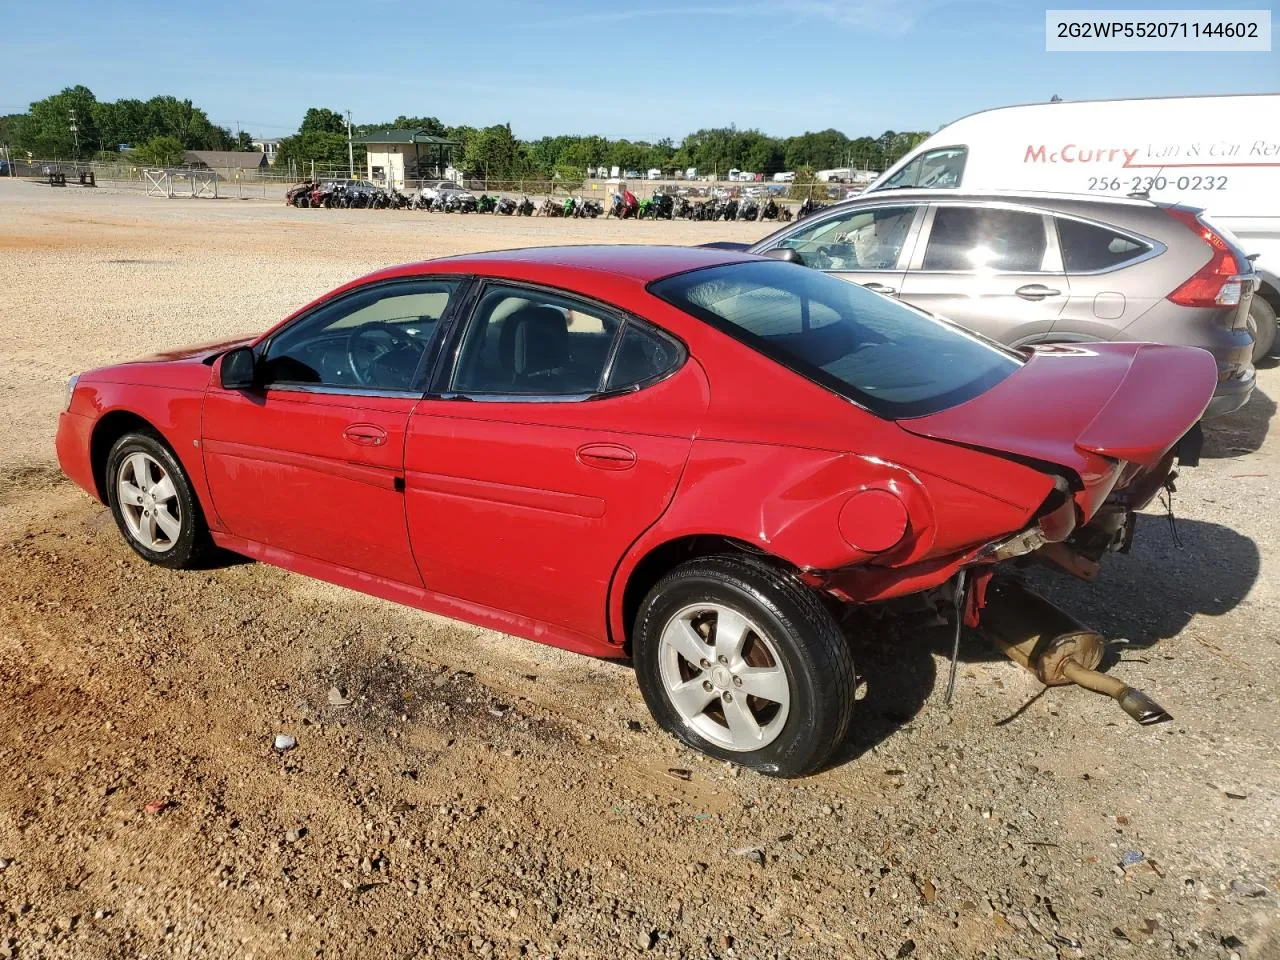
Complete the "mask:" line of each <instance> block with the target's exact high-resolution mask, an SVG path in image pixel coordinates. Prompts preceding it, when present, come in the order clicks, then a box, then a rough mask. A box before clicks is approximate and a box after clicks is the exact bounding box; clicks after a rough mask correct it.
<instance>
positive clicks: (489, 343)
mask: <svg viewBox="0 0 1280 960" xmlns="http://www.w3.org/2000/svg"><path fill="white" fill-rule="evenodd" d="M681 359H682V354H681V351H680V348H679V346H678V345H677V344H676V343H675V342H674V341H672V340H669V339H668V338H667V337H665V336H663V335H661V334H659V333H657V332H656V331H654V330H651V329H648V328H647V327H645V326H644V325H642V324H640V323H638V322H636V321H634V320H627V319H624V318H622V317H619V316H616V315H614V314H613V313H611V312H609V311H607V310H604V309H600V308H597V307H593V306H591V305H588V304H585V303H582V302H581V301H578V300H574V299H571V298H568V297H561V296H559V295H557V294H554V293H549V292H546V291H540V290H530V289H525V288H521V287H509V286H505V285H502V284H493V285H490V286H489V287H488V288H487V290H486V292H485V294H484V296H482V297H481V298H480V302H479V303H478V304H477V305H476V308H475V312H474V314H473V315H472V318H471V321H470V323H469V324H468V325H467V329H466V332H465V333H464V334H463V337H462V343H461V344H460V346H459V349H458V358H457V362H456V364H455V366H454V371H453V375H452V378H451V381H450V383H449V390H450V391H451V392H454V393H462V394H467V395H472V396H476V395H481V396H482V395H492V396H520V397H530V398H537V397H548V398H549V397H585V396H592V395H596V394H599V393H608V392H618V391H623V390H627V389H632V388H635V387H637V386H640V385H643V384H645V383H647V382H651V381H653V380H654V379H656V378H658V377H661V376H663V375H665V374H666V373H669V372H670V371H671V370H672V369H674V368H675V366H676V365H677V364H678V363H679V362H680V360H681Z"/></svg>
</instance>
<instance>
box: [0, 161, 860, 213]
mask: <svg viewBox="0 0 1280 960" xmlns="http://www.w3.org/2000/svg"><path fill="white" fill-rule="evenodd" d="M154 169H155V168H153V167H147V166H145V165H139V164H135V163H130V162H127V161H115V162H113V161H102V160H79V161H72V160H19V159H15V160H13V161H12V162H11V163H10V165H9V169H8V171H7V175H8V176H11V177H21V178H26V179H31V180H45V179H47V178H48V177H49V176H50V175H51V174H53V175H56V174H63V175H65V177H66V180H67V183H68V184H69V185H71V186H78V185H79V184H80V182H81V181H80V175H81V174H85V175H86V176H87V175H88V174H90V173H92V174H93V181H94V183H95V184H97V185H102V186H111V187H115V188H123V189H136V190H138V191H141V192H146V191H147V188H148V187H147V184H148V181H147V176H146V171H147V170H154ZM168 169H169V172H170V173H171V174H172V175H174V176H178V177H181V176H182V175H183V174H189V173H191V172H192V171H193V170H194V169H195V168H192V167H189V166H188V167H171V168H168ZM211 172H212V173H213V174H215V175H216V176H217V195H218V196H219V197H224V198H225V197H229V198H232V199H244V200H275V201H283V200H284V197H285V194H286V192H287V191H288V189H289V188H290V187H292V186H294V185H295V184H298V183H301V182H303V181H315V182H320V183H325V182H350V181H351V179H352V178H351V177H350V174H349V171H348V169H347V168H346V167H323V166H320V165H316V166H315V167H314V168H313V169H307V170H306V171H305V175H304V176H303V177H301V178H299V177H297V176H294V175H292V174H291V173H290V172H289V171H287V170H281V169H276V168H271V167H265V168H262V169H252V168H251V169H215V170H213V171H211ZM355 179H356V180H357V181H360V182H362V183H365V184H369V183H370V181H369V180H367V179H366V178H365V173H364V171H357V172H356V177H355ZM455 182H456V183H457V186H459V187H462V188H464V189H467V190H470V191H471V192H472V193H475V194H486V193H487V194H490V195H493V196H511V197H513V198H519V197H528V198H529V199H530V200H533V201H534V202H535V203H540V202H541V201H543V200H545V199H547V198H552V199H563V198H565V197H570V196H572V197H575V198H579V199H594V200H598V201H600V202H601V203H602V204H604V206H605V207H606V209H607V208H608V206H609V203H610V201H611V199H612V197H613V195H614V194H615V193H621V192H622V191H623V190H630V191H631V192H632V193H633V194H635V195H636V197H637V199H639V200H646V199H651V198H652V197H653V196H654V195H655V194H659V193H662V194H667V195H670V196H681V197H686V198H688V199H689V201H690V202H697V201H700V200H706V199H710V198H713V197H714V198H717V199H721V200H725V199H730V198H738V199H744V198H752V199H756V200H759V201H761V202H763V201H765V200H767V199H768V198H770V197H772V198H773V199H774V200H775V201H776V202H777V203H779V204H781V205H784V206H786V205H790V206H795V205H798V204H800V203H802V202H803V201H805V200H807V199H811V200H812V201H813V202H815V203H834V202H837V201H840V200H844V199H847V198H848V197H850V196H855V195H856V194H857V193H859V192H861V190H862V189H864V187H865V184H863V183H841V182H814V183H796V182H793V181H792V182H774V181H771V180H757V181H731V180H711V179H697V180H684V179H662V180H649V179H645V178H631V179H616V180H615V179H612V178H609V179H597V178H590V179H583V180H564V179H558V180H557V179H552V180H548V179H545V178H529V179H507V180H483V179H477V178H466V179H463V180H461V181H449V180H441V179H422V180H405V181H397V182H396V183H395V184H394V187H395V188H396V189H399V190H400V191H401V192H403V193H406V194H409V195H410V196H412V195H414V194H416V193H417V192H419V191H420V190H422V189H427V188H434V187H437V186H439V185H440V184H441V183H446V184H448V183H455ZM87 185H89V184H86V186H87ZM374 185H375V186H378V187H380V188H383V189H385V188H386V187H387V183H386V181H382V182H375V183H374Z"/></svg>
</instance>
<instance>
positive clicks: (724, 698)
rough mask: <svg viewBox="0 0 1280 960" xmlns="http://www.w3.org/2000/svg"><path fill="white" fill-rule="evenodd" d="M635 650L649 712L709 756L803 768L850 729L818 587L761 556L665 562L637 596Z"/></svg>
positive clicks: (785, 773) (835, 634) (846, 694)
mask: <svg viewBox="0 0 1280 960" xmlns="http://www.w3.org/2000/svg"><path fill="white" fill-rule="evenodd" d="M633 651H634V654H635V667H636V676H637V679H638V681H639V684H640V691H641V693H642V694H643V695H644V699H645V703H646V704H647V705H648V707H649V711H650V712H651V713H652V714H653V717H654V719H655V720H656V721H657V722H658V724H659V725H660V726H661V727H662V728H663V729H664V730H667V731H669V732H670V733H673V734H674V735H675V736H676V737H678V738H679V739H680V740H682V741H684V742H685V743H686V744H688V745H689V746H691V747H693V748H694V749H696V750H699V751H701V752H703V753H705V754H707V755H708V756H711V757H715V758H717V759H719V760H727V761H730V762H733V763H738V764H741V765H742V766H745V767H750V768H751V769H753V770H757V771H759V772H760V773H764V774H768V775H770V776H777V777H800V776H804V775H806V774H808V773H812V772H814V771H815V770H817V769H819V768H821V767H822V766H823V765H824V764H825V763H826V762H827V761H828V760H829V759H830V758H831V755H832V754H833V753H834V752H835V751H836V749H837V748H838V747H839V746H840V745H841V743H843V741H844V738H845V736H846V734H847V733H848V730H849V723H850V720H851V717H852V715H853V703H854V669H853V656H852V654H851V653H850V651H849V646H848V644H847V643H846V642H845V638H844V636H843V634H842V633H841V632H840V628H839V627H838V626H837V625H836V622H835V620H834V619H833V618H832V616H831V614H830V613H829V612H828V611H827V609H826V608H825V607H824V606H823V605H822V603H821V602H820V601H819V599H818V596H817V595H816V594H815V593H814V592H813V591H811V590H809V589H808V588H806V587H805V586H804V585H803V584H801V583H800V582H799V581H798V580H797V579H796V578H795V577H794V576H793V575H792V574H790V573H788V572H786V571H783V570H780V569H778V568H776V567H774V566H772V565H770V564H768V563H767V562H765V561H763V560H758V559H755V558H753V557H747V556H737V555H722V556H714V557H707V558H705V559H701V560H694V561H691V562H689V563H686V564H683V565H682V566H679V567H677V568H676V569H675V570H673V571H671V572H670V573H669V574H667V575H666V576H665V577H663V578H662V579H661V580H660V581H658V583H657V584H656V585H655V586H654V587H653V589H652V590H650V591H649V595H648V596H647V597H645V599H644V602H643V603H642V604H641V605H640V610H639V612H638V613H637V615H636V621H635V629H634V632H633Z"/></svg>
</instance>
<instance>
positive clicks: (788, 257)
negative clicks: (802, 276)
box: [764, 247, 804, 267]
mask: <svg viewBox="0 0 1280 960" xmlns="http://www.w3.org/2000/svg"><path fill="white" fill-rule="evenodd" d="M764 255H765V256H766V257H772V258H773V259H774V260H781V261H783V262H784V263H795V264H799V265H800V266H802V267H803V266H804V257H802V256H800V254H799V253H797V252H796V251H795V249H793V248H792V247H774V248H773V249H772V250H767V251H765V254H764Z"/></svg>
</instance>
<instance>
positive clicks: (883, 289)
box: [862, 280, 898, 297]
mask: <svg viewBox="0 0 1280 960" xmlns="http://www.w3.org/2000/svg"><path fill="white" fill-rule="evenodd" d="M862 286H864V287H866V288H867V289H868V290H870V291H871V292H872V293H883V294H884V295H885V296H886V297H891V296H893V295H894V294H895V293H897V292H898V288H897V287H890V286H888V285H887V284H883V283H876V282H875V281H874V280H872V281H871V282H870V283H864V284H863V285H862Z"/></svg>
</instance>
